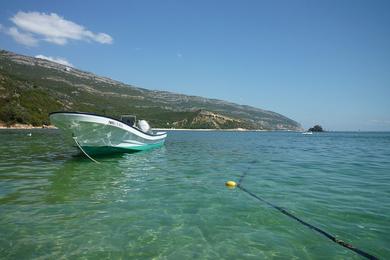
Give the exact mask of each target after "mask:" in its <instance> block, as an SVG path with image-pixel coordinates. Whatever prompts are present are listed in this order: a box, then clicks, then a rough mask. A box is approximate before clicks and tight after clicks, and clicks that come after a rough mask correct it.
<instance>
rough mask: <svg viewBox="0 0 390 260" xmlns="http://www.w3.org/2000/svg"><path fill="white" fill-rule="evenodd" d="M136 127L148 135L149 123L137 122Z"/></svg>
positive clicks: (144, 121) (149, 130)
mask: <svg viewBox="0 0 390 260" xmlns="http://www.w3.org/2000/svg"><path fill="white" fill-rule="evenodd" d="M138 127H139V129H141V131H142V132H145V133H150V132H151V130H152V129H151V128H150V125H149V123H148V122H147V121H146V120H139V121H138Z"/></svg>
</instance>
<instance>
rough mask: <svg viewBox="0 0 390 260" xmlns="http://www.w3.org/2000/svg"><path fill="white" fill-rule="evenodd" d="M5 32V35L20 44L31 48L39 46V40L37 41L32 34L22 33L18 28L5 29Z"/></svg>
mask: <svg viewBox="0 0 390 260" xmlns="http://www.w3.org/2000/svg"><path fill="white" fill-rule="evenodd" d="M4 31H5V33H7V34H9V35H10V36H11V37H12V38H14V40H15V41H16V42H18V43H21V44H23V45H26V46H30V47H32V46H36V45H38V40H37V39H35V38H34V36H33V35H32V34H31V33H25V32H21V31H19V30H18V28H16V27H11V28H9V29H4Z"/></svg>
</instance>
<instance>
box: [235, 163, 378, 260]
mask: <svg viewBox="0 0 390 260" xmlns="http://www.w3.org/2000/svg"><path fill="white" fill-rule="evenodd" d="M248 172H249V169H248V170H247V171H245V172H244V173H243V174H242V175H241V177H240V179H239V181H238V184H237V187H238V188H239V189H240V190H242V191H243V192H245V193H247V194H248V195H250V196H252V197H253V198H255V199H257V200H259V201H261V202H264V203H265V204H267V205H269V206H271V207H272V208H274V209H276V210H278V211H280V212H281V213H282V214H284V215H286V216H288V217H290V218H292V219H295V220H296V221H298V222H299V223H301V224H302V225H304V226H306V227H308V228H310V229H313V230H314V231H316V232H318V233H320V234H321V235H323V236H325V237H327V238H328V239H330V240H332V241H333V242H335V243H337V244H339V245H341V246H343V247H345V248H347V249H349V250H352V251H354V252H355V253H357V254H359V255H361V256H363V257H365V258H367V259H372V260H378V259H379V258H377V257H376V256H373V255H371V254H369V253H367V252H365V251H363V250H361V249H359V248H356V247H354V246H353V245H351V244H349V243H346V242H344V241H343V240H340V239H337V238H336V237H335V236H334V235H332V234H330V233H328V232H326V231H324V230H322V229H320V228H318V227H316V226H313V225H312V224H310V223H308V222H306V221H304V220H302V219H300V218H298V217H297V216H295V215H294V214H292V213H290V212H288V211H287V210H285V209H284V208H282V207H279V206H277V205H275V204H273V203H271V202H269V201H267V200H265V199H263V198H262V197H260V196H258V195H256V194H254V193H253V192H251V191H249V190H247V189H246V188H244V187H243V186H242V182H243V180H244V178H245V176H247V174H248Z"/></svg>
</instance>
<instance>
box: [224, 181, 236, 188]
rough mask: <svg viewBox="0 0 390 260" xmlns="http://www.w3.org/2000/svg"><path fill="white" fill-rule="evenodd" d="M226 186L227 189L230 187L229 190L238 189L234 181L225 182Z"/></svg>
mask: <svg viewBox="0 0 390 260" xmlns="http://www.w3.org/2000/svg"><path fill="white" fill-rule="evenodd" d="M225 185H226V186H227V187H229V188H235V187H237V183H236V182H234V181H227V182H225Z"/></svg>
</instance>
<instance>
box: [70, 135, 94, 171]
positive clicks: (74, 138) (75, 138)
mask: <svg viewBox="0 0 390 260" xmlns="http://www.w3.org/2000/svg"><path fill="white" fill-rule="evenodd" d="M73 140H74V141H75V143H76V144H77V146H78V147H79V148H80V150H81V151H82V152H83V153H84V154H85V155H86V156H87V157H88V158H89V159H90V160H91V161H93V162H95V163H97V164H100V162H98V161H96V160H95V159H93V158H92V157H91V156H89V154H87V152H86V151H84V149H83V148H81V145H80V144H79V142H77V137H75V136H74V137H73Z"/></svg>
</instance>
